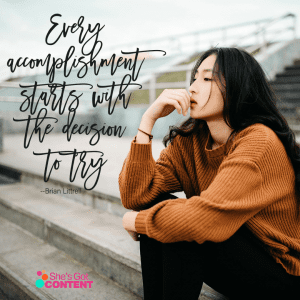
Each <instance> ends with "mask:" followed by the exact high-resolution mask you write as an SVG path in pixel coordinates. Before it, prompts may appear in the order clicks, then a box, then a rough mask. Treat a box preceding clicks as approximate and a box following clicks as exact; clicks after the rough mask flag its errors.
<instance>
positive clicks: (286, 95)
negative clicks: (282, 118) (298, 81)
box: [276, 90, 300, 104]
mask: <svg viewBox="0 0 300 300" xmlns="http://www.w3.org/2000/svg"><path fill="white" fill-rule="evenodd" d="M276 96H277V97H278V98H280V99H284V100H285V101H293V102H295V103H297V102H298V103H299V104H300V90H289V91H282V90H279V91H276Z"/></svg>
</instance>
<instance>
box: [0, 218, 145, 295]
mask: <svg viewBox="0 0 300 300" xmlns="http://www.w3.org/2000/svg"><path fill="white" fill-rule="evenodd" d="M0 237H1V243H0V273H1V274H3V273H5V271H6V272H7V270H9V273H10V274H11V275H14V277H15V281H16V282H17V280H18V279H19V284H20V286H21V287H22V288H23V289H24V285H26V286H27V289H28V290H29V289H30V290H31V293H32V294H33V295H35V296H36V297H38V298H36V299H78V300H79V299H99V300H111V299H116V300H129V299H130V300H133V299H136V300H137V299H141V298H140V297H138V296H136V295H133V294H132V293H130V292H129V291H128V290H125V289H124V288H122V287H121V286H119V285H118V284H116V283H115V282H114V281H112V280H110V279H108V278H106V277H104V276H101V275H99V274H98V273H96V272H95V271H94V270H92V269H91V268H89V267H87V266H84V265H82V264H81V263H79V262H78V261H76V260H74V259H73V258H72V257H71V256H69V255H67V254H66V253H64V252H63V251H60V250H58V249H57V248H55V247H53V246H51V245H49V244H47V243H45V242H44V241H43V240H41V239H39V238H37V237H35V236H33V235H31V234H30V233H28V232H26V231H24V230H23V229H22V228H20V227H18V226H16V225H14V224H12V223H11V222H9V221H7V220H6V219H3V218H1V217H0ZM42 270H45V271H46V274H47V275H48V276H49V278H48V280H49V279H50V273H51V272H54V273H57V274H60V275H61V274H66V272H67V273H68V274H71V275H72V277H74V274H75V273H76V272H78V273H80V274H85V275H86V274H88V276H87V278H88V280H89V281H93V283H92V285H91V288H53V287H51V288H45V286H44V287H42V288H37V287H36V286H35V282H36V280H37V279H39V278H40V277H39V276H38V275H37V271H42ZM22 284H23V285H22ZM2 285H3V281H1V282H0V289H2V291H3V290H4V291H5V287H3V286H2ZM32 298H33V297H32ZM32 298H31V299H32ZM15 299H24V298H15ZM28 299H29V298H28Z"/></svg>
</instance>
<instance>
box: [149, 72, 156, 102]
mask: <svg viewBox="0 0 300 300" xmlns="http://www.w3.org/2000/svg"><path fill="white" fill-rule="evenodd" d="M155 85H156V74H153V76H152V77H151V79H150V86H149V104H150V105H151V104H152V103H153V102H154V101H155V98H156V87H155Z"/></svg>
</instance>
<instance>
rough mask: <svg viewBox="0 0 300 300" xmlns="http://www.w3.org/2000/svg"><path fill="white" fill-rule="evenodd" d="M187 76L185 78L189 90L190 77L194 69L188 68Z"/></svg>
mask: <svg viewBox="0 0 300 300" xmlns="http://www.w3.org/2000/svg"><path fill="white" fill-rule="evenodd" d="M185 76H186V78H185V88H186V89H187V90H189V87H190V79H191V76H192V70H186V75H185Z"/></svg>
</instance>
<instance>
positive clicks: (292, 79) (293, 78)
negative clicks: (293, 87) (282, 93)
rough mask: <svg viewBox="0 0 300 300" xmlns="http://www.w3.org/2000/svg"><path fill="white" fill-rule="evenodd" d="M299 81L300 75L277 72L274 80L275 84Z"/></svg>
mask: <svg viewBox="0 0 300 300" xmlns="http://www.w3.org/2000/svg"><path fill="white" fill-rule="evenodd" d="M299 82H300V76H284V75H281V74H277V75H276V78H275V80H274V81H272V83H273V84H293V83H299Z"/></svg>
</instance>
